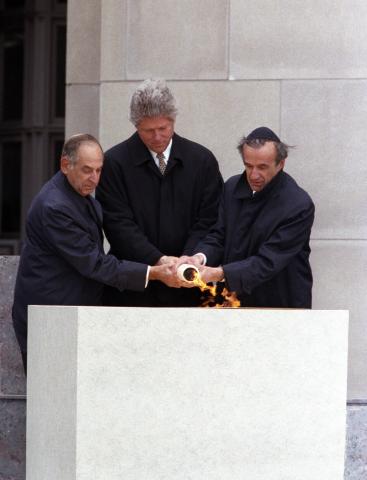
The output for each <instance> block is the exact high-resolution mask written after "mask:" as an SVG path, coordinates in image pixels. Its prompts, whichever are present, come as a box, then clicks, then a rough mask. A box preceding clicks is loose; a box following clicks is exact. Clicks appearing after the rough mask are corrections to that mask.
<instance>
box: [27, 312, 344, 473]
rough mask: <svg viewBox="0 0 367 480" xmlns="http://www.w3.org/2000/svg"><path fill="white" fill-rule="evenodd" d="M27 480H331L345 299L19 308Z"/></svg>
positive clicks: (338, 456)
mask: <svg viewBox="0 0 367 480" xmlns="http://www.w3.org/2000/svg"><path fill="white" fill-rule="evenodd" d="M29 317H30V326H29V327H30V328H29V363H28V365H29V375H28V386H27V387H28V406H27V480H50V479H54V480H71V479H73V480H106V479H108V480H121V479H124V480H188V479H190V480H240V479H241V480H243V479H251V480H270V479H271V480H342V479H343V470H344V448H345V417H346V378H347V339H348V312H347V311H315V310H313V311H312V310H256V309H243V308H240V309H203V308H192V309H184V308H181V309H176V308H167V309H153V308H145V309H144V308H92V307H30V314H29Z"/></svg>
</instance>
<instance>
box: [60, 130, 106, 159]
mask: <svg viewBox="0 0 367 480" xmlns="http://www.w3.org/2000/svg"><path fill="white" fill-rule="evenodd" d="M85 143H89V144H94V145H98V146H99V148H100V149H101V151H102V153H103V150H102V147H101V145H100V143H99V141H98V140H97V139H96V138H95V137H93V135H90V134H89V133H77V134H76V135H73V136H72V137H70V138H69V139H68V140H66V141H65V143H64V146H63V147H62V153H61V156H62V157H67V159H68V160H69V162H70V163H71V164H72V165H75V164H76V162H77V160H78V151H79V148H80V147H81V146H82V145H84V144H85Z"/></svg>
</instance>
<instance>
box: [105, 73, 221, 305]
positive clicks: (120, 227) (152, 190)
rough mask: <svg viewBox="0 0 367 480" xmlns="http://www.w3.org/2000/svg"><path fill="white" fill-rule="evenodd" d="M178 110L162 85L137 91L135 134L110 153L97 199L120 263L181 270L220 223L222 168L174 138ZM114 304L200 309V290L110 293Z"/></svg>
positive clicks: (155, 286) (149, 83)
mask: <svg viewBox="0 0 367 480" xmlns="http://www.w3.org/2000/svg"><path fill="white" fill-rule="evenodd" d="M176 115H177V108H176V103H175V99H174V97H173V95H172V93H171V91H170V89H169V88H168V87H167V85H166V83H165V82H164V81H163V80H146V81H145V82H143V83H142V84H141V85H140V86H139V87H138V88H137V90H136V91H135V93H134V94H133V96H132V99H131V104H130V120H131V122H132V123H133V124H134V125H135V127H136V132H135V133H134V134H133V135H132V136H131V137H130V138H128V139H127V140H125V141H124V142H122V143H119V144H118V145H116V146H114V147H113V148H111V149H110V150H108V151H107V152H106V154H105V165H104V169H103V172H102V176H101V182H100V184H99V187H98V189H97V198H98V200H99V201H100V203H101V204H102V208H103V214H104V230H105V233H106V236H107V239H108V241H109V243H110V245H111V253H112V254H113V255H115V256H116V257H117V258H125V259H127V260H132V261H137V262H147V263H148V264H150V265H160V264H164V263H169V264H175V262H176V260H177V257H179V256H181V255H184V254H186V253H190V252H191V251H192V249H193V248H194V247H195V245H196V244H197V243H198V242H199V241H200V240H201V239H202V238H203V237H204V236H205V235H206V233H207V232H208V231H209V229H210V227H211V226H212V225H213V224H214V223H215V221H216V218H217V211H218V202H219V198H220V196H221V191H222V185H223V182H222V177H221V175H220V172H219V168H218V163H217V161H216V159H215V157H214V155H213V154H212V152H210V151H209V150H208V149H207V148H205V147H203V146H201V145H199V144H198V143H195V142H192V141H190V140H187V139H185V138H182V137H180V136H179V135H177V134H176V133H175V132H174V127H175V119H176ZM105 301H106V303H107V304H109V305H134V306H195V305H198V304H199V303H200V292H199V291H198V290H197V289H193V290H191V291H190V290H187V289H174V288H169V287H168V286H166V285H164V284H163V283H162V282H159V281H156V282H150V284H149V286H148V288H147V289H146V290H145V291H144V292H132V291H129V290H126V291H125V292H118V291H117V290H116V289H111V288H110V289H108V290H107V291H106V298H105Z"/></svg>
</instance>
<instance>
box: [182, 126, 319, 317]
mask: <svg viewBox="0 0 367 480" xmlns="http://www.w3.org/2000/svg"><path fill="white" fill-rule="evenodd" d="M238 150H239V152H240V154H241V157H242V160H243V163H244V165H245V171H244V172H243V173H241V174H240V175H235V176H234V177H232V178H230V179H229V180H228V181H227V182H226V184H225V189H224V193H223V197H222V200H221V205H220V212H219V217H218V221H217V223H216V225H215V227H214V228H213V229H212V230H211V231H210V232H209V234H208V235H207V236H206V238H205V239H204V240H203V241H201V242H200V243H199V244H198V245H197V246H196V248H195V250H194V252H195V255H194V256H192V257H186V258H182V259H181V260H180V263H182V262H188V261H189V262H192V263H194V264H196V265H200V264H202V263H206V265H207V266H204V267H200V268H201V277H202V279H203V280H204V281H205V282H214V281H216V282H221V281H223V282H225V284H226V288H227V289H228V290H230V291H235V292H236V293H237V296H238V297H239V299H240V300H241V305H242V306H248V307H280V308H311V303H312V295H311V292H312V272H311V267H310V263H309V256H310V245H309V242H310V234H311V227H312V224H313V220H314V212H315V207H314V204H313V202H312V200H311V198H310V196H309V195H308V194H307V193H306V192H305V191H304V190H303V189H302V188H301V187H300V186H298V184H297V183H296V181H295V180H294V179H293V178H292V177H291V176H290V175H288V174H287V173H286V172H285V171H284V165H285V160H286V158H287V156H288V150H289V146H288V145H286V144H285V143H283V142H282V141H281V140H280V139H279V137H278V136H277V135H276V134H275V133H274V132H273V131H272V130H270V129H269V128H267V127H260V128H256V129H255V130H254V131H253V132H251V133H250V134H249V135H248V136H246V137H243V138H242V139H241V141H240V143H239V145H238ZM218 265H220V266H218Z"/></svg>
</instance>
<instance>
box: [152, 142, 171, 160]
mask: <svg viewBox="0 0 367 480" xmlns="http://www.w3.org/2000/svg"><path fill="white" fill-rule="evenodd" d="M171 148H172V138H171V140H170V142H169V144H168V145H167V148H166V149H165V151H164V152H162V153H163V155H164V158H165V160H166V163H167V162H168V159H169V156H170V154H171ZM149 151H150V154H151V155H152V157H153V160H154V161H155V162H156V163H157V162H158V159H157V152H153V150H150V149H149Z"/></svg>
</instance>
